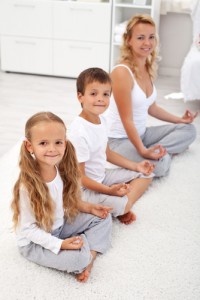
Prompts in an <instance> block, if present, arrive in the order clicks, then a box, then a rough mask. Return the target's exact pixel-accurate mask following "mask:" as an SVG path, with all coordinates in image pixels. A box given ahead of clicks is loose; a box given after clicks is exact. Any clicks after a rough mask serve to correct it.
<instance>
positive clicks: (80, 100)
mask: <svg viewBox="0 0 200 300" xmlns="http://www.w3.org/2000/svg"><path fill="white" fill-rule="evenodd" d="M77 98H78V101H79V102H80V103H81V104H82V103H83V95H82V94H81V93H80V92H78V94H77Z"/></svg>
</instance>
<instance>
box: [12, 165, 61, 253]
mask: <svg viewBox="0 0 200 300" xmlns="http://www.w3.org/2000/svg"><path fill="white" fill-rule="evenodd" d="M47 186H48V188H49V192H50V195H51V197H52V199H53V201H54V203H55V219H54V223H53V226H52V231H53V230H55V229H57V228H59V227H60V226H62V225H63V223H64V211H63V182H62V179H61V177H60V174H59V172H58V170H57V174H56V177H55V178H54V180H53V181H51V182H48V183H47ZM19 203H20V220H19V225H18V227H17V231H16V234H17V243H18V246H19V247H23V246H26V245H28V244H29V243H30V242H33V243H35V244H39V245H41V246H42V247H44V248H46V249H49V250H51V251H52V252H54V253H55V254H58V252H59V251H60V248H61V244H62V241H63V240H61V239H59V238H57V237H55V236H53V235H51V233H48V232H46V231H45V230H43V229H42V228H40V227H38V226H37V224H36V219H35V216H34V213H33V211H32V209H31V206H30V201H29V195H28V192H27V190H26V188H25V187H24V186H22V187H21V188H20V201H19Z"/></svg>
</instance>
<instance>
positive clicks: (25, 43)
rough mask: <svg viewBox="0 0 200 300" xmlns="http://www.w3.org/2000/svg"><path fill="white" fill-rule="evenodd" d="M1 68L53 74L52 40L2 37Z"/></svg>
mask: <svg viewBox="0 0 200 300" xmlns="http://www.w3.org/2000/svg"><path fill="white" fill-rule="evenodd" d="M1 69H2V70H3V71H13V72H22V73H34V74H47V75H52V42H50V41H48V40H42V39H28V38H12V37H2V38H1Z"/></svg>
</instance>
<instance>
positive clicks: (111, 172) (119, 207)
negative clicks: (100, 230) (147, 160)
mask: <svg viewBox="0 0 200 300" xmlns="http://www.w3.org/2000/svg"><path fill="white" fill-rule="evenodd" d="M153 176H154V174H151V175H149V176H145V175H143V174H142V173H138V172H135V171H131V170H128V169H124V168H116V169H107V170H106V174H105V178H104V180H103V182H102V183H103V184H105V185H107V186H110V185H113V184H117V183H128V182H130V181H132V180H133V179H136V178H150V177H153ZM82 199H83V200H84V201H87V202H91V203H95V204H102V205H105V206H109V207H112V211H111V214H112V215H113V217H117V216H121V215H123V214H124V211H125V208H126V205H127V202H128V197H127V195H125V196H122V197H120V196H112V195H107V194H102V193H98V192H95V191H92V190H89V189H86V188H84V189H83V191H82Z"/></svg>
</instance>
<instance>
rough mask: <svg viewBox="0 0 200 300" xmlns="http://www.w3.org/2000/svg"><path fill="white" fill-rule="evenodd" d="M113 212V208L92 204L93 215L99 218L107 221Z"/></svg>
mask: <svg viewBox="0 0 200 300" xmlns="http://www.w3.org/2000/svg"><path fill="white" fill-rule="evenodd" d="M111 210H112V207H108V206H103V205H100V204H92V207H91V214H93V215H95V216H97V217H99V218H102V219H106V218H107V216H108V214H109V212H110V211H111Z"/></svg>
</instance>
